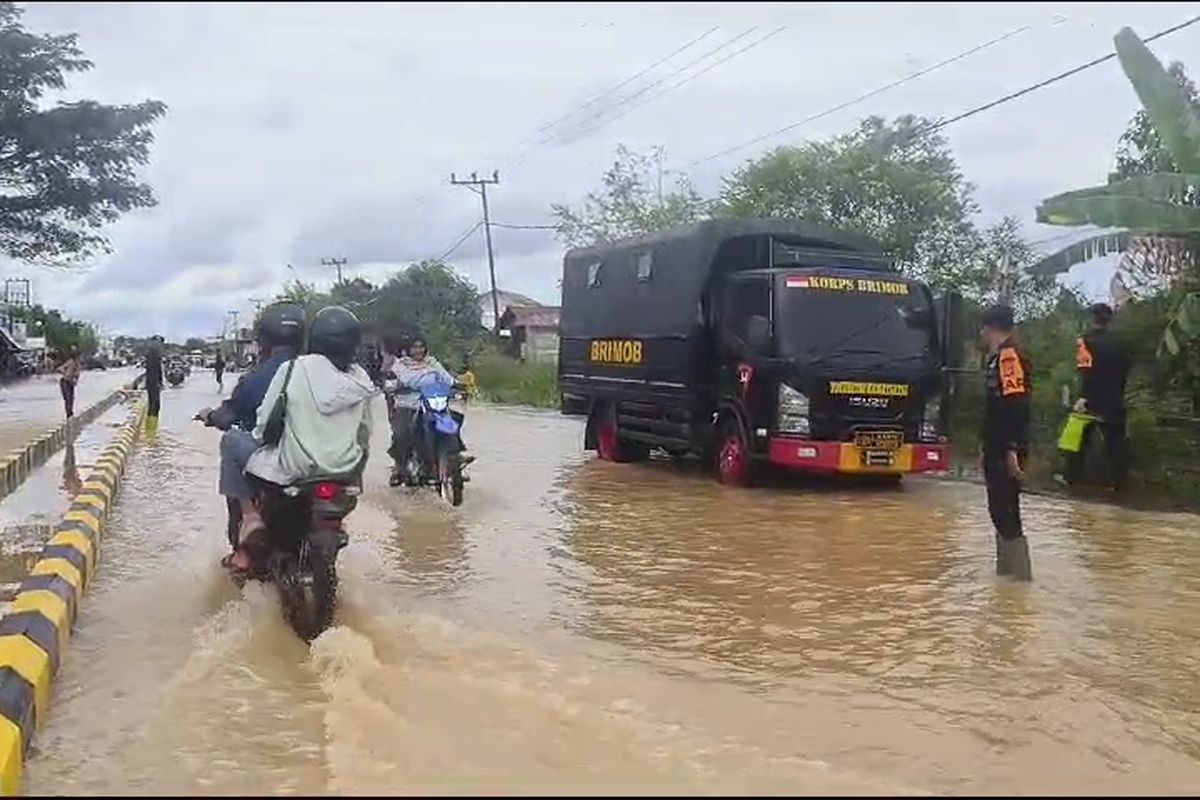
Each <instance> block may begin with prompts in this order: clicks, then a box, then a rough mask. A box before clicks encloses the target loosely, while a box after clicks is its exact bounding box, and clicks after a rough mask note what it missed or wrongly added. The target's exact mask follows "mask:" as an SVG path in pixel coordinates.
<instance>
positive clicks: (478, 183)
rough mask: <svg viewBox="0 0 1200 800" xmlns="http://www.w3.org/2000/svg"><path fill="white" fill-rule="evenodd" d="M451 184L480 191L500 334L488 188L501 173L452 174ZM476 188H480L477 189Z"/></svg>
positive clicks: (494, 329)
mask: <svg viewBox="0 0 1200 800" xmlns="http://www.w3.org/2000/svg"><path fill="white" fill-rule="evenodd" d="M450 183H452V184H454V185H455V186H466V187H468V188H470V189H471V190H472V191H478V192H479V196H480V198H481V199H482V201H483V237H484V241H485V242H487V259H488V278H489V279H490V280H491V283H492V314H494V315H495V321H494V322H493V323H492V332H493V333H499V332H500V296H499V294H498V293H497V292H496V256H495V253H493V251H492V220H491V217H490V216H489V212H488V199H487V187H489V186H495V185H497V184H499V183H500V171H499V170H496V171H495V172H493V173H492V177H490V178H480V177H479V175H478V174H477V173H474V172H472V173H471V179H470V180H461V181H460V180H459V179H458V178H457V177H455V175H454V173H453V172H451V173H450ZM475 187H479V188H478V189H476V188H475Z"/></svg>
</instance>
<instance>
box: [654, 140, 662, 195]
mask: <svg viewBox="0 0 1200 800" xmlns="http://www.w3.org/2000/svg"><path fill="white" fill-rule="evenodd" d="M662 157H663V146H662V145H661V144H660V145H659V146H658V147H656V148H654V161H655V163H656V164H657V165H658V206H659V208H662V202H663V193H662V178H663V168H662Z"/></svg>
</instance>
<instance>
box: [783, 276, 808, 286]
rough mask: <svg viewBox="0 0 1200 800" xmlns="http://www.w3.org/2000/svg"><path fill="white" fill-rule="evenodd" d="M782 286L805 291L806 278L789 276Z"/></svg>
mask: <svg viewBox="0 0 1200 800" xmlns="http://www.w3.org/2000/svg"><path fill="white" fill-rule="evenodd" d="M784 285H785V286H787V288H789V289H807V288H808V277H807V276H805V275H789V276H788V277H787V280H786V281H784Z"/></svg>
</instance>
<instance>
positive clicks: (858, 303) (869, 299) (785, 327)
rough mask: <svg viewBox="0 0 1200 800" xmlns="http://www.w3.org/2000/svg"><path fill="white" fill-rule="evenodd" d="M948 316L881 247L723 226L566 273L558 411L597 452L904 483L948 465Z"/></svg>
mask: <svg viewBox="0 0 1200 800" xmlns="http://www.w3.org/2000/svg"><path fill="white" fill-rule="evenodd" d="M946 307H948V306H947V305H946V304H943V303H938V304H935V302H934V299H933V297H932V296H931V295H930V292H929V289H928V288H927V287H926V286H925V285H923V284H922V283H920V282H918V281H914V280H911V279H909V278H906V277H904V276H903V275H901V274H900V273H899V272H897V271H896V270H895V269H894V268H893V267H892V265H891V264H890V263H889V262H888V261H887V259H885V258H884V257H883V256H882V255H881V254H880V252H879V250H878V248H877V247H876V246H875V245H874V244H873V243H872V242H870V241H868V240H865V239H860V238H858V237H856V236H851V235H847V234H844V233H839V232H835V231H832V230H828V229H823V228H819V227H816V226H812V225H809V224H805V223H802V222H793V221H788V220H713V221H707V222H701V223H698V224H696V225H692V226H690V227H687V228H683V229H679V230H674V231H669V232H666V233H662V234H656V235H653V236H645V237H640V238H636V239H629V240H625V241H621V242H615V243H612V244H606V245H602V246H597V247H588V248H581V249H575V250H572V251H570V252H568V253H567V255H566V257H565V259H564V261H563V279H562V317H561V330H560V336H561V343H560V350H559V389H560V393H561V396H562V410H563V412H564V413H567V414H579V415H586V416H587V418H588V424H587V427H586V434H585V442H584V446H585V447H586V448H589V449H595V450H597V451H598V453H599V455H600V457H601V458H603V459H607V460H611V461H630V460H637V459H641V458H645V457H646V456H647V455H648V454H649V452H650V450H651V449H653V448H661V449H663V450H665V451H667V452H668V453H671V454H673V455H677V456H684V455H689V454H694V455H700V456H702V457H704V458H706V459H710V460H711V462H712V463H713V465H714V467H715V468H716V473H717V476H718V477H719V479H720V480H721V481H722V482H724V483H730V484H745V483H748V482H750V481H752V479H753V478H754V476H755V475H756V474H757V473H758V471H759V470H761V469H762V468H764V467H767V466H775V467H781V468H786V469H794V470H804V471H810V472H821V473H877V474H887V475H903V474H905V473H912V472H931V471H942V470H945V469H947V467H948V446H947V440H946V437H945V427H944V422H945V415H944V411H945V407H946V404H945V403H944V402H943V389H944V386H945V380H944V374H943V373H944V369H943V367H944V366H945V360H946V359H945V355H944V353H943V347H942V342H943V341H946V340H948V337H947V336H946V335H945V334H946V333H948V324H947V316H948V315H947V314H946V313H944V311H943V309H944V308H946Z"/></svg>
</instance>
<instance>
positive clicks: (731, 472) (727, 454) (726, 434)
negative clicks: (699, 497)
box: [716, 419, 754, 486]
mask: <svg viewBox="0 0 1200 800" xmlns="http://www.w3.org/2000/svg"><path fill="white" fill-rule="evenodd" d="M716 456H717V480H718V481H720V482H721V483H723V484H725V485H726V486H749V485H750V484H751V483H752V482H753V478H754V465H753V463H752V461H751V457H750V447H749V444H748V443H747V442H746V436H745V434H744V433H743V432H742V426H741V425H739V424H738V422H737V420H736V419H727V420H725V422H724V423H723V424H722V425H721V432H720V435H719V436H718V437H717V453H716Z"/></svg>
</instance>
